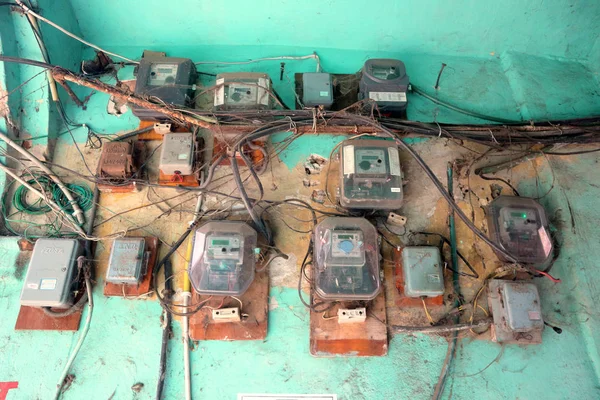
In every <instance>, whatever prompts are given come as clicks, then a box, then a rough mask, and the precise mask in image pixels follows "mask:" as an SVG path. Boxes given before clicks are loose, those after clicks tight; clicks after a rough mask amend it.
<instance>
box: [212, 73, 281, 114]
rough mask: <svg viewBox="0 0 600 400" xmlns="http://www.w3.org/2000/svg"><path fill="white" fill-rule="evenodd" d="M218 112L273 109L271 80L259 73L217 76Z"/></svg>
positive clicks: (215, 99) (215, 105)
mask: <svg viewBox="0 0 600 400" xmlns="http://www.w3.org/2000/svg"><path fill="white" fill-rule="evenodd" d="M216 83H217V88H216V90H215V98H214V108H215V109H216V110H265V109H271V108H272V101H271V100H272V99H271V94H270V93H269V92H270V91H271V78H269V75H267V74H263V73H259V72H236V73H229V72H226V73H222V74H219V75H217V82H216Z"/></svg>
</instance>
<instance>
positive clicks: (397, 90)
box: [358, 58, 409, 112]
mask: <svg viewBox="0 0 600 400" xmlns="http://www.w3.org/2000/svg"><path fill="white" fill-rule="evenodd" d="M408 85H409V79H408V75H406V68H405V67H404V63H403V62H402V61H400V60H393V59H386V58H377V59H371V60H367V61H366V62H365V65H364V67H363V69H362V77H361V79H360V83H359V95H358V98H359V100H364V99H371V100H373V101H375V102H376V103H377V106H378V107H379V109H380V111H384V112H385V111H389V112H402V111H406V105H407V99H406V91H407V90H408Z"/></svg>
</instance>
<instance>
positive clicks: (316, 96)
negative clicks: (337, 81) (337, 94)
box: [302, 72, 333, 110]
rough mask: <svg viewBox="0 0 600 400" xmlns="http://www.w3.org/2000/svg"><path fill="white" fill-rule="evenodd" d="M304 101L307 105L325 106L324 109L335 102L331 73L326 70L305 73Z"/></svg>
mask: <svg viewBox="0 0 600 400" xmlns="http://www.w3.org/2000/svg"><path fill="white" fill-rule="evenodd" d="M302 103H304V106H305V107H318V106H323V108H324V109H326V110H327V109H329V107H331V105H332V104H333V83H332V80H331V74H328V73H325V72H305V73H303V74H302Z"/></svg>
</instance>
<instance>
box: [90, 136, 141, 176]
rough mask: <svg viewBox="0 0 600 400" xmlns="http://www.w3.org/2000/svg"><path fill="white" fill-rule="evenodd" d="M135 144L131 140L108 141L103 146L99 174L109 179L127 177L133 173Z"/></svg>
mask: <svg viewBox="0 0 600 400" xmlns="http://www.w3.org/2000/svg"><path fill="white" fill-rule="evenodd" d="M134 172H135V167H134V165H133V145H132V144H131V143H129V142H107V143H104V145H103V146H102V154H101V155H100V162H99V163H98V175H99V176H101V177H103V178H108V179H119V180H121V179H126V178H129V177H131V176H132V175H133V173H134Z"/></svg>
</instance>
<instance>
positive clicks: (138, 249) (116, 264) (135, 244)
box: [106, 238, 148, 285]
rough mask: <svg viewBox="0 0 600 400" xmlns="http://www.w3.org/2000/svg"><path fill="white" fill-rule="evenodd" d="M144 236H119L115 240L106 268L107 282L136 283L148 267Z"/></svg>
mask: <svg viewBox="0 0 600 400" xmlns="http://www.w3.org/2000/svg"><path fill="white" fill-rule="evenodd" d="M147 261H148V260H147V257H146V241H145V240H144V238H118V239H115V240H114V242H113V246H112V249H111V251H110V257H109V259H108V268H107V270H106V282H110V283H116V284H129V285H135V284H138V283H140V282H141V280H142V277H143V275H144V274H145V272H146V267H147V264H146V263H147Z"/></svg>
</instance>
